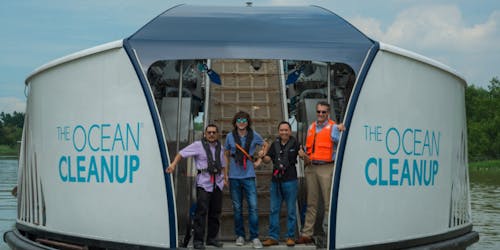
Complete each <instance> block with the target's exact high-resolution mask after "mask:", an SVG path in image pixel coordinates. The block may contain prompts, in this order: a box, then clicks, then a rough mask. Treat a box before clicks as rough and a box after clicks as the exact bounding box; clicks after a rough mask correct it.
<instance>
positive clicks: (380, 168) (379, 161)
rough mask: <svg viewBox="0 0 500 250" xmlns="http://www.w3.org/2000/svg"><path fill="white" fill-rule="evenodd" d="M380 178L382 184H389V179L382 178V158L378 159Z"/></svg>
mask: <svg viewBox="0 0 500 250" xmlns="http://www.w3.org/2000/svg"><path fill="white" fill-rule="evenodd" d="M378 179H379V180H380V181H379V182H378V183H379V185H380V186H387V180H383V179H382V159H380V158H379V159H378Z"/></svg>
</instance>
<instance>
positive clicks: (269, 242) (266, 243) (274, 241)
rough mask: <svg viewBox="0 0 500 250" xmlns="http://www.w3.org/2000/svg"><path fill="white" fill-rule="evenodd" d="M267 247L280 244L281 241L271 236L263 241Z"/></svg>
mask: <svg viewBox="0 0 500 250" xmlns="http://www.w3.org/2000/svg"><path fill="white" fill-rule="evenodd" d="M262 245H264V246H265V247H268V246H275V245H279V242H278V241H277V240H275V239H273V238H269V239H267V240H265V241H263V242H262Z"/></svg>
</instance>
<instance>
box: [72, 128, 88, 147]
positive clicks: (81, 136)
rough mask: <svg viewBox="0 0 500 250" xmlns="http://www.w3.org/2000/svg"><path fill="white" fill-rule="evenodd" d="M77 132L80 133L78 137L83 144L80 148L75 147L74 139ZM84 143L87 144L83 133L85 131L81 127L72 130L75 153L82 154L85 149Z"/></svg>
mask: <svg viewBox="0 0 500 250" xmlns="http://www.w3.org/2000/svg"><path fill="white" fill-rule="evenodd" d="M78 131H81V135H80V136H79V138H83V144H82V145H80V146H78V145H76V138H75V136H76V133H77V132H78ZM86 143H87V134H86V133H85V129H84V128H83V126H82V125H78V126H76V127H75V129H73V147H74V148H75V150H76V151H78V152H82V151H83V149H85V146H86Z"/></svg>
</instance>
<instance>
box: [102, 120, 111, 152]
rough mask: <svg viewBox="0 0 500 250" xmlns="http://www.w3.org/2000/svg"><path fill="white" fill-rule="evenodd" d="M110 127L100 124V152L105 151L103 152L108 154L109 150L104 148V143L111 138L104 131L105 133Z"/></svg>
mask: <svg viewBox="0 0 500 250" xmlns="http://www.w3.org/2000/svg"><path fill="white" fill-rule="evenodd" d="M110 126H111V125H110V124H102V125H101V150H102V151H105V152H108V151H109V148H108V147H104V145H105V141H106V140H107V139H110V138H111V136H109V135H107V133H106V131H105V128H109V127H110Z"/></svg>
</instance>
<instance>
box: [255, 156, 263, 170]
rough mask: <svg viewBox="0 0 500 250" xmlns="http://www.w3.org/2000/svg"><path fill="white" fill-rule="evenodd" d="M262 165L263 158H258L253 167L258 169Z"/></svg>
mask: <svg viewBox="0 0 500 250" xmlns="http://www.w3.org/2000/svg"><path fill="white" fill-rule="evenodd" d="M261 163H262V158H258V159H257V160H255V161H254V162H253V166H254V168H258V167H260V164H261Z"/></svg>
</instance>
